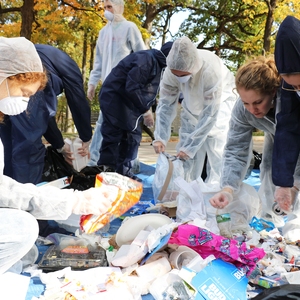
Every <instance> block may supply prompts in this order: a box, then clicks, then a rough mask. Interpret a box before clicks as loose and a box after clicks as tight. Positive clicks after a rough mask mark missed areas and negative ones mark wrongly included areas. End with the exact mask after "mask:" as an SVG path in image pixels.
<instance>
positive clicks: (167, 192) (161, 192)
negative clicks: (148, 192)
mask: <svg viewBox="0 0 300 300" xmlns="http://www.w3.org/2000/svg"><path fill="white" fill-rule="evenodd" d="M177 177H184V170H183V164H182V161H181V160H179V159H177V157H176V156H170V155H168V154H167V153H160V154H159V156H158V160H157V163H156V169H155V174H154V178H153V183H152V190H153V196H154V201H155V202H156V203H164V202H173V201H176V197H177V195H178V193H179V187H178V186H177V185H176V184H175V183H174V179H175V178H177ZM168 180H169V183H168ZM166 183H168V184H166ZM164 188H165V189H164Z"/></svg>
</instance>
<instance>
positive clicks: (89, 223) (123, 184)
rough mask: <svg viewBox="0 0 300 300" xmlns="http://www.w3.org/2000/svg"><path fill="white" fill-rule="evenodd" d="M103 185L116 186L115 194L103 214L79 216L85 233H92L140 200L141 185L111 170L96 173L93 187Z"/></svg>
mask: <svg viewBox="0 0 300 300" xmlns="http://www.w3.org/2000/svg"><path fill="white" fill-rule="evenodd" d="M103 186H114V187H117V188H118V192H117V195H116V197H115V199H114V200H113V201H112V202H111V207H110V208H109V209H108V211H107V212H106V213H105V214H103V215H100V216H98V215H92V214H91V215H83V216H81V218H80V227H81V229H82V231H84V232H86V233H93V232H95V231H97V230H99V229H101V228H102V227H104V226H105V225H107V224H108V223H110V222H111V221H113V220H114V219H116V218H118V217H120V216H121V215H123V214H124V213H125V212H126V211H127V210H129V209H130V208H131V207H132V206H133V205H135V204H136V203H137V202H138V201H139V200H140V197H141V195H142V192H143V185H142V184H141V183H140V182H138V181H135V180H133V179H130V178H128V177H126V176H122V175H120V174H117V173H112V172H111V173H110V172H103V173H101V174H97V176H96V181H95V187H96V188H101V187H103Z"/></svg>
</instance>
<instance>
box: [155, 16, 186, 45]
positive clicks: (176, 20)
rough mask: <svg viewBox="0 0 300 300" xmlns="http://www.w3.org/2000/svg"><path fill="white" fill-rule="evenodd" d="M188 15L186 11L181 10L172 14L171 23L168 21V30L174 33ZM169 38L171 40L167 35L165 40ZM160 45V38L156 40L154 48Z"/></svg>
mask: <svg viewBox="0 0 300 300" xmlns="http://www.w3.org/2000/svg"><path fill="white" fill-rule="evenodd" d="M188 15H189V12H188V11H181V12H178V13H176V14H175V15H174V16H172V18H171V23H170V31H171V33H172V35H174V34H176V33H177V32H178V29H179V27H180V25H181V23H182V22H183V21H184V20H185V19H187V17H188ZM169 40H171V36H170V35H167V39H166V41H167V42H168V41H169ZM160 46H161V39H159V40H158V42H157V43H156V44H155V46H154V47H155V48H156V49H160Z"/></svg>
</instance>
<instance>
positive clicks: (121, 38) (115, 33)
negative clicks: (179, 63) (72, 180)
mask: <svg viewBox="0 0 300 300" xmlns="http://www.w3.org/2000/svg"><path fill="white" fill-rule="evenodd" d="M104 9H105V11H104V17H105V18H106V19H107V24H106V25H105V26H104V27H103V28H102V29H101V30H100V32H99V36H98V39H97V44H96V55H95V62H94V66H93V70H92V71H91V74H90V78H89V83H88V91H87V96H88V98H89V99H90V100H93V99H94V97H95V90H96V86H97V85H98V83H99V81H100V80H101V82H102V83H103V82H104V80H105V78H106V76H107V75H108V74H109V73H110V71H111V70H112V68H114V67H115V66H116V65H117V64H118V63H119V62H120V61H121V60H122V59H123V58H125V57H126V56H127V55H129V54H130V53H132V52H136V51H140V50H146V46H145V44H144V41H143V38H142V35H141V33H140V31H139V29H138V28H137V26H136V25H135V24H134V23H133V22H130V21H127V20H126V19H125V18H124V17H123V12H124V1H123V0H110V1H109V0H104ZM100 106H101V105H100ZM101 124H102V113H101V112H100V114H99V117H98V120H97V122H96V128H95V130H94V135H93V138H92V142H91V145H90V153H91V160H90V162H89V164H88V165H90V166H95V165H97V163H98V160H99V156H100V154H99V151H100V147H101V142H102V135H101V132H100V128H101Z"/></svg>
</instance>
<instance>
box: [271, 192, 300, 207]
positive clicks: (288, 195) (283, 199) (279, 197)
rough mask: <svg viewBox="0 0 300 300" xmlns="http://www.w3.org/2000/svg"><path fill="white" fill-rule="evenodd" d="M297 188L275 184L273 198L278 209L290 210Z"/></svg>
mask: <svg viewBox="0 0 300 300" xmlns="http://www.w3.org/2000/svg"><path fill="white" fill-rule="evenodd" d="M298 192H299V190H298V189H297V188H296V187H294V186H293V187H281V186H276V189H275V195H274V198H275V199H274V200H275V202H277V203H278V205H279V207H280V209H282V210H283V211H286V212H290V211H291V210H292V208H293V203H294V201H295V199H296V197H297V195H298Z"/></svg>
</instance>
